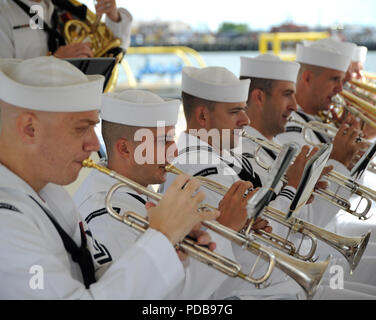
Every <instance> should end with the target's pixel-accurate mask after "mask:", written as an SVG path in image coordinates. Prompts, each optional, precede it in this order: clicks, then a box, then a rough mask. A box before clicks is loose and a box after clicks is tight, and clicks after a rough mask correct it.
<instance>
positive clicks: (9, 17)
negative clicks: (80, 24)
mask: <svg viewBox="0 0 376 320" xmlns="http://www.w3.org/2000/svg"><path fill="white" fill-rule="evenodd" d="M22 2H24V3H25V4H26V5H28V6H29V7H31V6H33V5H40V6H42V8H43V9H44V10H43V11H44V21H45V22H46V23H47V24H48V25H50V21H51V16H52V13H53V9H54V8H53V4H52V2H51V1H49V0H42V1H41V2H34V1H31V0H22ZM119 12H120V16H121V21H120V22H113V21H112V20H111V19H109V18H107V16H106V20H105V23H106V25H107V26H108V27H109V29H110V30H111V31H112V32H113V34H114V36H115V37H118V38H120V39H121V40H122V48H123V49H127V48H128V47H129V45H130V34H131V22H132V19H133V18H132V15H131V14H130V13H129V11H128V10H126V9H124V8H119ZM30 19H31V18H30V17H29V16H28V15H27V14H26V13H25V12H24V11H23V10H22V9H21V8H20V7H19V6H18V5H17V4H16V3H15V2H13V1H11V0H0V43H1V45H0V58H17V59H29V58H34V57H39V56H45V55H47V53H48V46H47V38H48V36H47V32H45V31H44V30H41V29H32V28H31V27H30V26H29V23H30ZM20 26H21V27H20Z"/></svg>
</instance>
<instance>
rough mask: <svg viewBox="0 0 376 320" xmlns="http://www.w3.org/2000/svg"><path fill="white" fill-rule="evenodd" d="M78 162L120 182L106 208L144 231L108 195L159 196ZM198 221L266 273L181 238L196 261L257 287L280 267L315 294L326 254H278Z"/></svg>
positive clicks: (141, 221) (145, 224)
mask: <svg viewBox="0 0 376 320" xmlns="http://www.w3.org/2000/svg"><path fill="white" fill-rule="evenodd" d="M82 165H83V166H84V167H88V168H95V169H97V170H99V171H100V172H102V173H105V174H107V175H109V176H111V177H112V178H114V179H116V180H118V181H120V183H117V184H115V185H114V186H113V187H111V189H110V190H109V191H108V193H107V196H106V209H107V211H108V212H109V213H110V215H111V216H113V217H114V218H115V219H117V220H120V221H122V222H124V223H126V224H127V225H129V226H130V227H132V228H135V229H136V230H138V231H140V232H144V231H145V230H146V229H147V228H148V226H149V225H148V221H147V219H145V218H143V217H141V216H140V215H138V214H136V213H134V212H126V213H125V214H124V215H119V214H118V213H117V212H116V211H114V210H113V209H112V206H111V203H110V202H111V198H112V195H113V193H114V192H115V191H116V190H117V189H119V188H121V187H125V186H129V187H131V188H133V189H134V190H136V191H137V192H139V193H142V194H144V195H147V196H149V197H150V198H152V199H154V200H157V201H159V200H160V199H161V198H162V195H160V194H159V193H157V192H153V191H151V190H149V189H147V188H145V187H143V186H141V185H140V184H138V183H136V182H134V181H132V180H130V179H128V178H126V177H124V176H122V175H120V174H118V173H116V172H115V171H112V170H110V169H108V168H106V167H103V166H100V165H98V164H96V163H94V162H93V161H92V160H90V159H88V160H84V161H83V163H82ZM208 209H213V207H211V206H209V205H201V207H200V210H208ZM202 224H203V225H204V226H205V227H207V228H209V229H210V230H212V231H214V232H216V233H218V234H219V235H221V236H223V237H225V238H227V239H229V240H230V241H232V242H234V243H236V244H238V245H239V246H241V247H242V248H245V249H247V250H248V251H250V252H252V253H253V254H256V255H259V256H260V257H261V258H262V259H264V260H266V261H267V262H269V265H268V268H267V271H266V273H265V274H264V275H263V276H261V277H259V278H254V277H252V273H253V269H254V268H255V265H254V266H253V268H252V269H251V272H250V273H249V274H248V275H247V274H244V273H243V272H242V271H241V266H240V265H239V264H238V263H236V262H233V261H232V260H229V259H227V258H226V257H223V256H221V255H219V254H216V253H214V252H212V251H210V250H208V249H206V248H203V247H201V246H199V245H197V244H195V243H194V242H193V241H192V240H190V239H188V238H185V239H184V240H183V241H182V242H181V243H180V244H179V245H178V246H179V247H180V248H182V249H183V250H186V252H187V254H189V255H191V256H192V257H193V258H195V259H198V260H199V261H201V262H203V263H205V264H207V265H209V266H211V267H213V268H215V269H217V270H218V271H221V272H223V273H225V274H226V275H228V276H231V277H239V278H241V279H243V280H245V281H248V282H250V283H253V284H254V285H255V286H256V287H259V286H260V285H261V284H263V283H264V282H265V281H267V280H268V279H269V277H270V275H271V274H272V272H273V270H274V268H275V267H278V268H279V269H280V270H282V271H283V272H285V273H286V274H287V275H289V276H290V277H291V278H293V279H294V280H295V281H296V282H297V283H298V284H299V285H300V286H301V287H302V288H303V290H304V291H305V293H306V295H307V297H308V298H311V297H312V296H313V295H314V294H315V292H316V289H317V287H318V285H319V284H320V282H321V279H322V277H323V275H324V273H325V271H326V269H327V268H328V265H329V261H330V258H331V257H330V256H329V257H328V258H327V259H326V260H325V261H323V262H320V263H309V262H303V261H300V260H298V259H295V258H293V257H290V256H288V255H285V254H282V253H281V252H278V251H277V250H273V249H272V248H268V247H264V246H262V245H261V244H259V243H257V242H256V241H254V240H253V239H251V238H248V237H245V236H244V235H243V234H241V233H238V232H235V231H233V230H232V229H229V228H227V227H225V226H223V225H221V224H219V223H218V222H217V221H204V222H202Z"/></svg>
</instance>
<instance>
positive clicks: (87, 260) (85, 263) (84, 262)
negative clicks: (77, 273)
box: [29, 196, 96, 289]
mask: <svg viewBox="0 0 376 320" xmlns="http://www.w3.org/2000/svg"><path fill="white" fill-rule="evenodd" d="M29 197H30V198H31V199H32V200H33V201H34V202H35V203H36V204H37V205H38V206H39V207H40V208H41V209H42V211H43V212H44V213H45V214H46V215H47V217H48V218H49V219H50V221H51V222H52V224H53V225H54V226H55V228H56V230H57V232H58V233H59V235H60V238H61V240H62V241H63V244H64V247H65V249H66V250H67V252H68V253H69V254H70V255H71V256H72V260H73V261H74V262H77V263H78V265H79V266H80V269H81V273H82V277H83V279H84V284H85V287H86V289H88V288H89V287H90V285H91V284H92V283H95V282H96V279H95V269H94V263H93V258H92V256H91V253H90V251H89V249H88V247H87V241H86V235H85V231H84V230H83V225H82V222H81V223H80V232H81V247H78V246H77V244H76V243H75V242H74V241H73V240H72V238H71V237H70V236H69V235H68V234H67V233H66V232H65V231H64V229H63V228H62V227H61V226H60V225H59V224H58V223H57V221H56V220H55V219H54V218H53V216H52V214H51V213H50V212H49V210H47V209H46V208H44V207H43V206H42V205H41V204H40V203H39V202H38V201H37V200H35V199H34V198H33V197H32V196H29Z"/></svg>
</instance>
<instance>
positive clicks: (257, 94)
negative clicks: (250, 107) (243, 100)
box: [251, 89, 266, 107]
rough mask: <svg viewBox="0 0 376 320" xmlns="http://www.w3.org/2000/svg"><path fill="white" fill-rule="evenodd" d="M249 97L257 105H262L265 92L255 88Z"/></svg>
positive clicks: (264, 99)
mask: <svg viewBox="0 0 376 320" xmlns="http://www.w3.org/2000/svg"><path fill="white" fill-rule="evenodd" d="M251 99H252V102H253V103H254V104H256V105H257V106H258V107H263V106H264V104H265V101H266V94H265V92H264V91H262V90H260V89H255V90H253V91H252V93H251Z"/></svg>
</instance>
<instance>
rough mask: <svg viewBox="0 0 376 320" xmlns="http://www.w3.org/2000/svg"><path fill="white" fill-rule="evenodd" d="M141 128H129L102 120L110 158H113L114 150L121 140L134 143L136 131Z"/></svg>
mask: <svg viewBox="0 0 376 320" xmlns="http://www.w3.org/2000/svg"><path fill="white" fill-rule="evenodd" d="M138 129H140V127H133V126H127V125H124V124H119V123H115V122H110V121H106V120H102V137H103V141H104V144H105V146H106V150H107V155H108V157H111V156H112V152H113V151H114V150H113V148H114V146H115V144H116V141H118V140H119V139H120V138H125V139H127V140H129V141H133V139H134V135H135V133H136V131H137V130H138Z"/></svg>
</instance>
